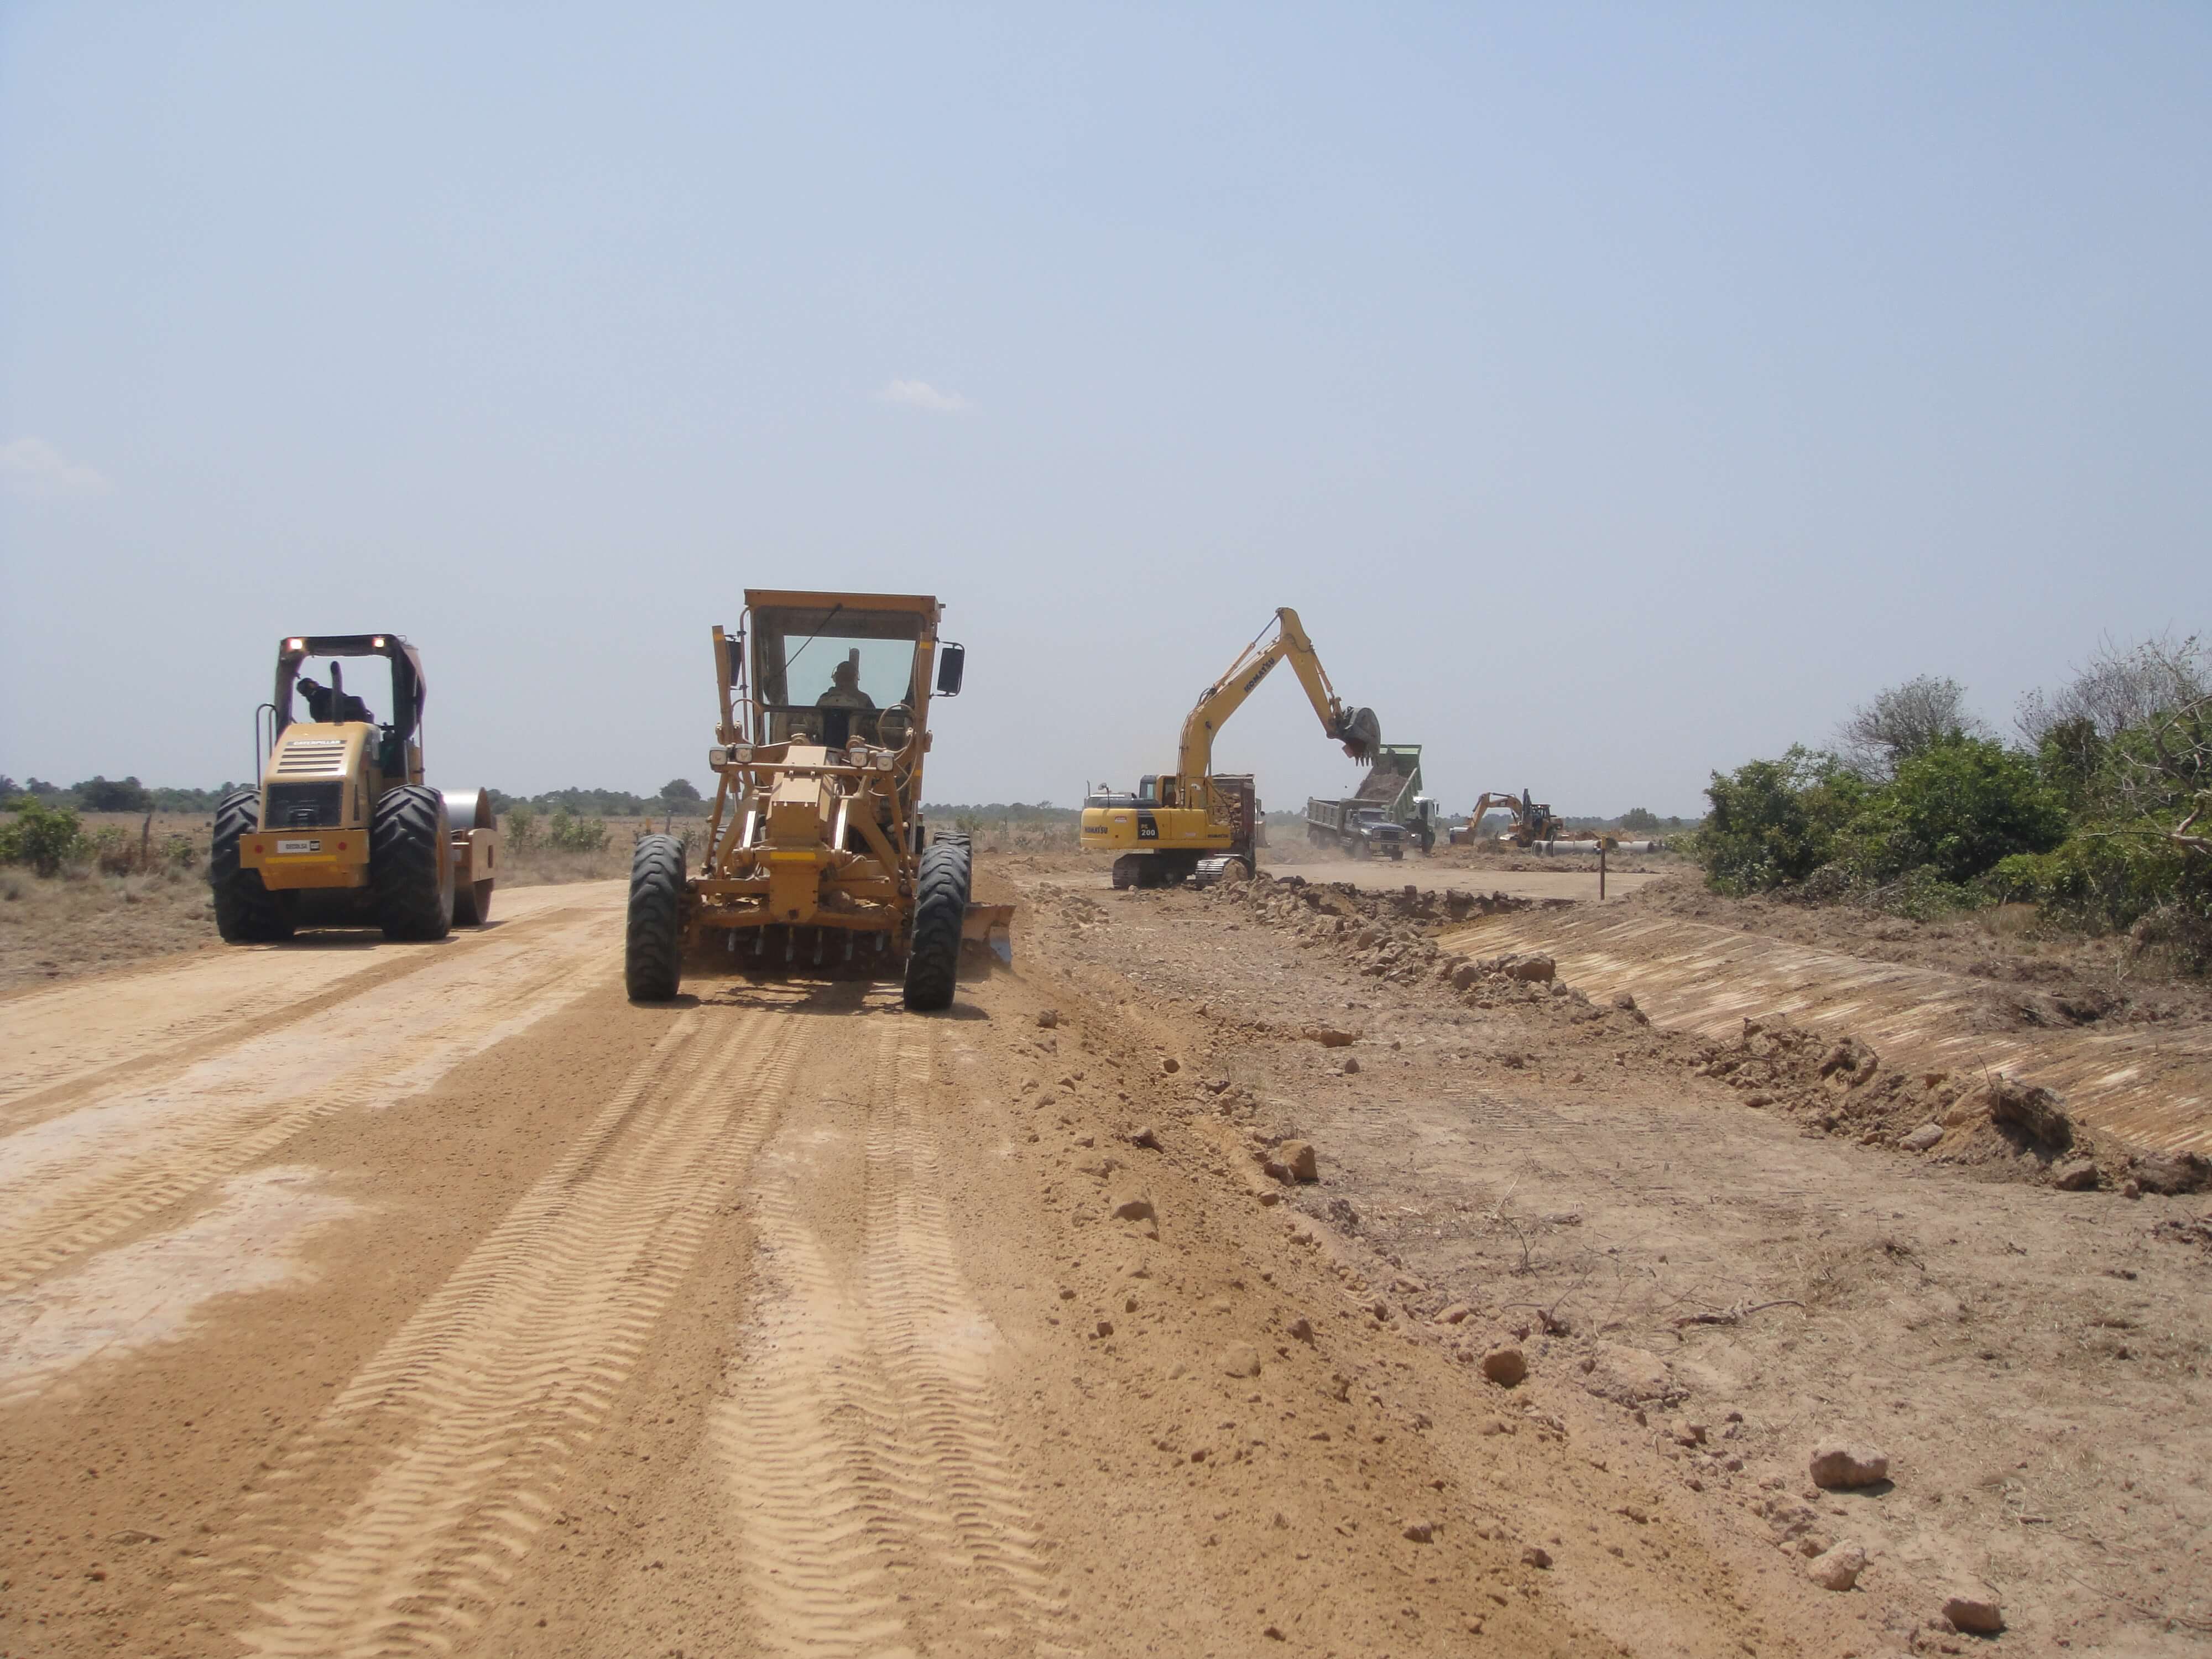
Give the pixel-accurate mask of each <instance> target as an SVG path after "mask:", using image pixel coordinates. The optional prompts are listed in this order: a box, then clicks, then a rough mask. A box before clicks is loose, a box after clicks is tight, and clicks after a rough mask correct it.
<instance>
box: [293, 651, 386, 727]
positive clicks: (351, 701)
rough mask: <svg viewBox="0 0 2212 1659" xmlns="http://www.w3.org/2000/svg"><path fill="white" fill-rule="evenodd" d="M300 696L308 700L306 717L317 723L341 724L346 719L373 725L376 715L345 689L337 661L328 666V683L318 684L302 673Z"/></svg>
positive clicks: (321, 724) (320, 724)
mask: <svg viewBox="0 0 2212 1659" xmlns="http://www.w3.org/2000/svg"><path fill="white" fill-rule="evenodd" d="M300 695H301V696H302V697H304V698H306V699H307V718H308V719H310V720H313V721H314V723H315V724H316V725H318V726H333V725H343V724H344V723H345V722H347V721H349V720H359V721H361V722H362V723H363V724H364V725H368V726H374V725H375V724H376V716H375V715H374V714H370V713H369V712H368V704H367V703H365V702H362V700H361V699H360V698H359V697H356V696H354V694H353V693H352V692H350V691H349V690H345V688H344V685H343V682H342V681H341V680H340V679H339V677H338V668H337V664H336V663H332V664H331V684H328V685H318V684H316V683H315V682H314V681H313V680H311V679H308V678H306V677H305V676H304V675H303V676H301V680H300Z"/></svg>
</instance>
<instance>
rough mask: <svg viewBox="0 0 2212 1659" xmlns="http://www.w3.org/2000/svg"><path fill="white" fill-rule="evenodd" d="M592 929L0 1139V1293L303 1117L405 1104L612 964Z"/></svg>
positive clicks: (421, 983)
mask: <svg viewBox="0 0 2212 1659" xmlns="http://www.w3.org/2000/svg"><path fill="white" fill-rule="evenodd" d="M603 932H604V924H603V923H601V922H599V921H598V920H597V919H594V920H593V921H592V922H591V923H589V924H580V925H579V926H578V927H576V928H575V929H574V930H573V931H572V932H570V933H565V934H563V935H562V936H561V937H560V938H559V939H557V940H556V941H546V940H544V939H542V938H538V939H533V938H522V939H515V940H513V942H512V943H511V944H509V945H506V946H504V947H501V948H491V947H487V948H486V949H484V950H483V951H477V952H472V953H470V954H469V955H466V956H464V957H459V958H457V959H449V960H444V961H441V962H440V963H436V964H435V965H434V966H433V967H431V968H430V969H426V970H424V971H422V972H420V973H416V974H410V975H407V976H405V977H404V978H403V979H401V980H399V981H396V982H394V983H392V984H387V985H384V986H380V987H377V988H376V989H374V990H372V991H369V992H367V993H365V994H362V995H360V996H358V997H356V998H354V999H352V1000H350V1001H349V1003H348V1004H347V1005H346V1006H345V1008H344V1010H343V1012H342V1013H340V1014H338V1015H337V1016H335V1017H334V1018H331V1019H330V1020H328V1021H325V1022H324V1023H322V1024H318V1025H315V1026H313V1027H306V1028H300V1029H289V1028H288V1029H283V1030H276V1031H272V1032H270V1033H267V1034H266V1035H262V1036H253V1037H251V1038H248V1039H247V1040H246V1041H244V1042H239V1043H236V1044H234V1045H233V1046H231V1047H229V1048H225V1049H223V1050H222V1052H221V1053H219V1054H214V1055H211V1056H210V1057H208V1058H205V1059H203V1060H198V1061H196V1062H195V1063H193V1064H192V1065H191V1066H187V1067H185V1070H184V1071H183V1072H182V1073H179V1075H178V1076H176V1077H175V1078H173V1079H170V1080H169V1081H167V1082H165V1083H162V1084H160V1085H155V1086H153V1087H150V1088H147V1089H143V1090H137V1091H130V1092H127V1093H123V1094H118V1095H116V1096H113V1097H109V1098H107V1099H106V1100H103V1101H101V1102H100V1103H98V1104H96V1105H91V1106H87V1107H83V1108H82V1109H77V1110H76V1111H71V1112H66V1113H64V1114H61V1115H58V1116H56V1117H52V1118H49V1119H47V1120H46V1121H43V1122H40V1123H37V1124H33V1125H32V1126H30V1127H27V1128H23V1129H19V1130H17V1131H16V1132H15V1133H12V1134H9V1135H8V1136H6V1137H4V1138H0V1294H5V1293H6V1292H8V1291H14V1290H15V1289H18V1288H19V1287H21V1286H22V1285H25V1284H27V1283H28V1282H30V1281H31V1280H33V1279H37V1278H38V1277H39V1276H40V1275H41V1274H43V1273H48V1272H51V1271H52V1269H53V1268H55V1267H58V1266H59V1265H60V1264H61V1263H63V1262H64V1261H68V1260H69V1259H70V1257H72V1256H75V1255H81V1254H82V1252H84V1251H86V1250H89V1249H94V1248H96V1247H98V1246H99V1245H100V1244H102V1243H106V1241H108V1240H110V1239H112V1238H115V1237H118V1236H119V1235H121V1234H122V1233H124V1232H125V1231H128V1230H130V1229H131V1227H133V1226H136V1225H138V1224H139V1223H140V1222H142V1221H143V1220H145V1219H146V1218H148V1217H149V1216H151V1215H154V1214H155V1213H157V1212H160V1211H161V1210H163V1209H165V1208H167V1207H169V1206H173V1205H175V1204H177V1203H179V1202H181V1201H183V1200H185V1199H188V1198H190V1197H191V1195H192V1194H195V1193H197V1192H199V1191H200V1190H202V1189H203V1188H206V1187H207V1186H208V1185H209V1184H210V1182H216V1181H218V1180H220V1179H222V1177H224V1176H229V1175H234V1174H235V1173H237V1172H238V1171H239V1170H243V1169H245V1168H246V1167H248V1166H249V1165H251V1164H254V1163H255V1162H257V1161H258V1160H259V1159H261V1158H264V1157H266V1156H267V1155H268V1154H269V1153H270V1152H273V1151H274V1150H275V1149H276V1147H278V1146H282V1145H283V1143H284V1142H285V1141H287V1140H289V1139H291V1138H292V1137H294V1136H295V1135H297V1134H299V1133H301V1131H302V1130H304V1129H306V1128H307V1127H309V1126H310V1125H312V1124H313V1123H316V1122H318V1121H320V1120H322V1119H324V1118H325V1117H328V1116H330V1115H332V1114H334V1113H337V1112H341V1111H344V1110H348V1109H359V1108H368V1107H375V1106H381V1105H387V1104H391V1103H394V1102H397V1101H399V1100H403V1099H405V1098H406V1097H408V1096H410V1095H412V1094H415V1093H417V1092H419V1091H422V1090H424V1089H427V1088H428V1087H429V1086H430V1085H433V1084H434V1083H435V1082H436V1081H437V1080H438V1079H439V1078H441V1077H442V1076H444V1075H445V1074H446V1073H447V1072H449V1071H451V1070H452V1069H453V1067H454V1066H458V1065H459V1064H460V1063H461V1062H462V1061H464V1060H467V1059H469V1058H471V1056H473V1055H475V1054H480V1053H482V1052H483V1051H484V1050H485V1049H487V1048H492V1047H494V1046H495V1045H496V1044H498V1043H500V1042H504V1041H505V1040H506V1039H507V1038H508V1037H510V1036H514V1035H516V1034H517V1033H519V1032H520V1031H522V1030H526V1029H527V1028H528V1027H530V1026H532V1025H534V1024H537V1023H538V1021H539V1020H541V1019H544V1018H546V1017H547V1016H548V1015H549V1014H551V1013H553V1012H556V1011H557V1010H558V1009H560V1008H562V1006H566V1005H567V1004H568V1002H570V1001H572V1000H574V999H575V998H577V997H579V996H581V995H582V994H585V993H586V991H588V990H589V989H590V988H591V987H592V986H593V985H594V984H596V983H599V982H600V981H604V980H605V978H606V976H607V975H608V974H609V973H610V972H611V969H610V967H609V964H608V963H607V961H606V960H605V959H604V957H603V955H602V952H601V951H600V950H599V935H600V934H601V933H603ZM549 945H565V946H567V947H568V948H567V949H565V950H560V949H549Z"/></svg>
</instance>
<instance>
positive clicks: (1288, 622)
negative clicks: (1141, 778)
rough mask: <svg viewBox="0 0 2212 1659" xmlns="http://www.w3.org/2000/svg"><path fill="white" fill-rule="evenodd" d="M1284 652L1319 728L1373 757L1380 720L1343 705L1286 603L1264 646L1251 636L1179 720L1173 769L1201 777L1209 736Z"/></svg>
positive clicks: (1349, 749)
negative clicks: (1179, 745) (1178, 742)
mask: <svg viewBox="0 0 2212 1659" xmlns="http://www.w3.org/2000/svg"><path fill="white" fill-rule="evenodd" d="M1285 657H1288V658H1289V659H1291V671H1293V672H1295V673H1296V674H1297V677H1298V684H1300V685H1303V686H1304V688H1305V692H1306V699H1307V701H1308V702H1311V703H1312V704H1313V710H1314V713H1315V714H1316V715H1318V716H1319V717H1320V719H1321V724H1322V730H1323V731H1324V732H1327V733H1328V735H1329V736H1330V737H1332V738H1334V739H1335V740H1336V741H1337V742H1339V743H1340V744H1343V745H1344V752H1345V753H1346V754H1347V755H1349V756H1351V757H1352V759H1354V760H1356V761H1358V762H1361V763H1363V764H1364V763H1366V762H1368V761H1370V760H1372V759H1373V758H1374V757H1375V750H1376V746H1377V745H1378V744H1381V742H1382V741H1383V728H1382V725H1381V723H1380V722H1379V721H1378V720H1376V718H1375V711H1374V710H1373V709H1371V708H1346V707H1345V705H1344V704H1343V703H1342V702H1340V701H1339V699H1338V697H1337V695H1336V688H1335V687H1334V686H1332V685H1331V684H1329V683H1328V672H1327V671H1325V670H1324V669H1323V668H1322V665H1321V659H1320V658H1319V657H1317V656H1316V655H1315V654H1314V648H1313V641H1311V640H1310V639H1308V638H1307V637H1306V630H1305V629H1304V627H1303V626H1302V625H1301V624H1300V623H1299V622H1298V613H1297V611H1292V610H1291V609H1290V608H1289V607H1288V606H1287V605H1286V606H1285V607H1283V608H1282V609H1280V610H1279V611H1276V612H1275V637H1274V638H1273V639H1272V640H1269V641H1267V643H1266V644H1265V645H1262V644H1261V643H1260V641H1259V640H1258V639H1256V638H1255V639H1254V640H1253V641H1252V642H1251V643H1250V644H1249V645H1247V646H1246V647H1244V649H1243V652H1242V653H1239V655H1238V656H1237V660H1236V661H1235V662H1233V663H1231V665H1229V671H1228V672H1227V673H1225V674H1224V675H1223V676H1222V677H1221V678H1219V679H1218V680H1216V681H1214V683H1213V684H1212V685H1210V686H1208V687H1207V688H1206V691H1205V693H1204V695H1202V696H1200V698H1199V700H1198V702H1197V705H1196V706H1195V707H1194V708H1192V710H1191V711H1190V715H1189V718H1188V719H1187V720H1184V721H1183V723H1182V750H1181V751H1180V753H1179V754H1178V755H1177V757H1176V772H1177V773H1178V774H1179V775H1181V776H1182V777H1186V778H1202V777H1206V776H1207V775H1210V774H1211V773H1212V769H1213V736H1214V733H1215V732H1218V731H1219V730H1220V729H1221V728H1222V727H1223V726H1225V725H1226V724H1228V721H1229V717H1230V716H1231V714H1235V713H1236V712H1237V710H1238V709H1239V708H1243V706H1244V700H1245V699H1246V698H1247V697H1249V696H1251V695H1252V693H1253V691H1254V690H1255V689H1256V688H1257V687H1258V685H1259V684H1260V682H1261V680H1264V679H1266V678H1267V675H1268V674H1269V672H1270V671H1273V668H1274V666H1275V665H1276V664H1277V663H1279V662H1280V661H1282V659H1284V658H1285Z"/></svg>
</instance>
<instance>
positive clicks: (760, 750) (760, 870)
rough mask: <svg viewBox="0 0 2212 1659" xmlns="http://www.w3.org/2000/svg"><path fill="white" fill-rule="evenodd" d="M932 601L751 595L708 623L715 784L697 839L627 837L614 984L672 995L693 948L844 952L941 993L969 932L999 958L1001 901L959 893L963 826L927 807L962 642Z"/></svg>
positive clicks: (818, 959) (821, 957)
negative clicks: (958, 831)
mask: <svg viewBox="0 0 2212 1659" xmlns="http://www.w3.org/2000/svg"><path fill="white" fill-rule="evenodd" d="M942 615H943V607H942V606H940V605H939V604H938V602H937V601H936V600H935V599H931V598H928V597H927V596H926V595H921V594H910V593H815V592H785V591H780V590H777V591H770V590H763V589H752V588H749V589H747V590H746V592H745V613H744V622H743V623H741V624H740V625H739V626H738V628H737V629H736V630H735V631H734V632H732V631H730V630H727V629H721V628H717V629H714V679H715V687H716V693H717V696H719V698H720V720H719V723H718V724H717V726H716V727H715V732H714V739H715V740H714V747H713V748H712V749H710V750H708V756H707V763H708V766H710V767H711V768H713V769H714V774H715V776H716V778H717V779H718V780H719V781H718V783H717V786H716V788H715V791H714V811H713V815H712V816H711V817H709V818H708V823H707V829H706V835H705V838H704V842H703V844H702V845H701V846H700V847H699V848H697V849H696V856H693V857H690V858H689V859H687V857H686V853H685V848H684V843H683V842H679V841H678V840H677V839H676V838H675V837H674V836H641V837H640V838H639V840H638V843H637V849H636V852H635V857H634V860H633V862H632V865H631V869H630V892H629V933H628V939H627V941H626V945H625V951H624V965H623V977H624V980H625V982H626V983H627V985H628V987H629V994H630V996H631V997H632V998H633V999H635V1000H638V1001H644V1002H649V1001H661V1000H666V999H668V998H670V997H672V996H674V995H675V994H676V991H677V987H678V983H679V982H680V981H681V980H682V977H683V970H684V963H685V961H686V959H687V958H690V959H691V960H692V961H694V962H699V963H711V962H714V960H716V959H717V957H719V958H720V960H721V961H723V962H725V963H728V964H730V965H732V966H735V967H738V968H741V969H752V968H766V969H780V968H781V967H782V966H785V965H792V964H799V963H805V965H807V966H810V967H811V966H823V965H829V966H837V967H842V966H843V965H844V964H847V963H857V964H858V965H860V966H861V967H863V968H866V969H882V970H884V971H888V970H890V969H892V968H897V969H900V970H901V971H902V973H903V975H904V978H905V991H906V1002H907V1006H908V1007H910V1008H916V1009H937V1008H943V1007H945V1006H948V1005H949V1004H950V1003H951V1000H952V991H953V984H954V981H955V978H956V976H957V971H958V965H959V957H960V946H961V942H962V939H963V938H966V939H974V940H977V941H981V942H986V943H988V944H989V945H991V946H992V948H993V949H994V950H995V951H997V952H998V953H999V954H1000V956H1001V957H1006V956H1007V955H1008V954H1009V951H1008V945H1007V923H1008V921H1009V919H1010V917H1011V915H1012V906H1010V905H974V904H970V903H969V898H968V891H969V876H970V850H969V844H968V840H967V837H965V836H935V837H934V838H932V837H930V836H927V833H926V832H925V830H924V828H923V825H922V820H921V775H922V761H923V757H925V756H926V755H927V754H928V752H929V747H930V741H931V733H930V730H929V704H930V698H931V696H932V695H933V694H934V695H935V696H945V697H949V696H955V695H957V693H958V691H959V690H960V682H961V677H962V672H963V668H964V666H965V659H966V652H965V650H964V648H963V647H960V646H958V645H955V644H952V643H951V642H950V641H945V642H940V641H939V639H938V624H939V619H940V618H941V617H942Z"/></svg>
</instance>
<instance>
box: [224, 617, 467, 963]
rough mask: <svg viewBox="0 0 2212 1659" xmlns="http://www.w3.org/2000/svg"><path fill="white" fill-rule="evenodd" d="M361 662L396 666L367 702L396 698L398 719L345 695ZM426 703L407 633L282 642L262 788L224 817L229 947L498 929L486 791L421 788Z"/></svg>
mask: <svg viewBox="0 0 2212 1659" xmlns="http://www.w3.org/2000/svg"><path fill="white" fill-rule="evenodd" d="M316 657H323V658H327V659H329V665H328V667H327V668H326V669H325V671H324V672H325V679H326V681H327V684H326V683H325V681H322V680H317V679H316V678H314V677H313V675H312V674H307V673H304V672H302V669H303V668H304V667H305V666H307V664H308V663H309V660H310V659H313V658H316ZM362 660H370V661H380V662H381V663H383V664H384V665H386V670H387V673H388V683H387V685H386V687H385V688H380V689H377V690H372V691H371V693H370V695H371V696H379V695H383V696H386V697H387V701H386V702H385V703H384V705H383V706H384V708H386V709H387V710H388V711H389V712H390V716H391V717H390V718H389V719H388V720H379V719H378V717H377V711H376V709H375V708H374V706H373V705H372V703H371V702H369V701H368V699H367V698H364V697H362V696H358V695H356V693H354V692H352V691H349V690H347V689H346V684H345V667H344V665H345V664H346V663H347V662H349V661H356V662H357V661H362ZM427 695H428V690H427V686H426V684H425V682H424V679H423V675H422V654H421V653H419V652H417V651H416V648H415V647H413V646H411V645H410V644H409V643H408V642H407V641H405V640H404V639H403V638H402V637H401V636H400V635H397V634H295V635H291V636H289V638H287V639H284V640H283V641H279V642H278V645H277V647H276V691H275V693H274V695H273V696H271V698H270V701H269V702H265V703H263V704H261V705H260V706H259V708H257V709H256V710H255V711H254V761H255V764H256V768H257V770H258V782H256V783H255V785H254V786H253V787H252V788H250V789H240V790H235V791H234V792H233V793H230V794H228V795H226V796H225V797H224V798H223V799H222V801H221V802H219V803H218V804H217V805H216V814H215V837H214V843H213V847H212V849H211V850H212V854H213V856H212V859H211V860H210V880H211V883H212V884H213V887H214V890H215V921H216V932H217V933H220V934H221V935H222V938H223V939H225V940H226V941H228V942H229V943H231V944H234V945H245V944H258V943H266V942H270V941H273V940H278V939H289V938H291V937H292V935H293V933H295V931H296V930H297V929H299V928H301V927H361V926H369V925H373V926H375V927H381V928H382V929H383V930H384V934H385V937H386V938H387V939H443V938H444V937H445V936H446V934H447V933H449V932H450V931H451V930H452V928H453V924H454V923H455V922H459V923H461V924H463V925H464V926H471V927H481V926H482V925H483V923H484V922H486V921H489V920H490V918H491V896H492V888H493V886H494V884H495V883H496V881H497V878H498V877H497V870H496V867H495V866H496V865H497V863H498V859H499V821H498V817H497V815H496V814H495V812H494V811H493V810H492V804H491V796H490V793H489V792H488V791H486V790H482V789H468V790H459V791H445V790H438V789H433V788H431V787H429V786H428V783H426V782H425V781H424V778H423V765H422V708H423V703H424V702H425V700H426V697H427ZM301 702H305V704H306V705H307V718H306V719H304V720H302V719H300V718H299V714H300V709H299V704H300V703H301Z"/></svg>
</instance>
